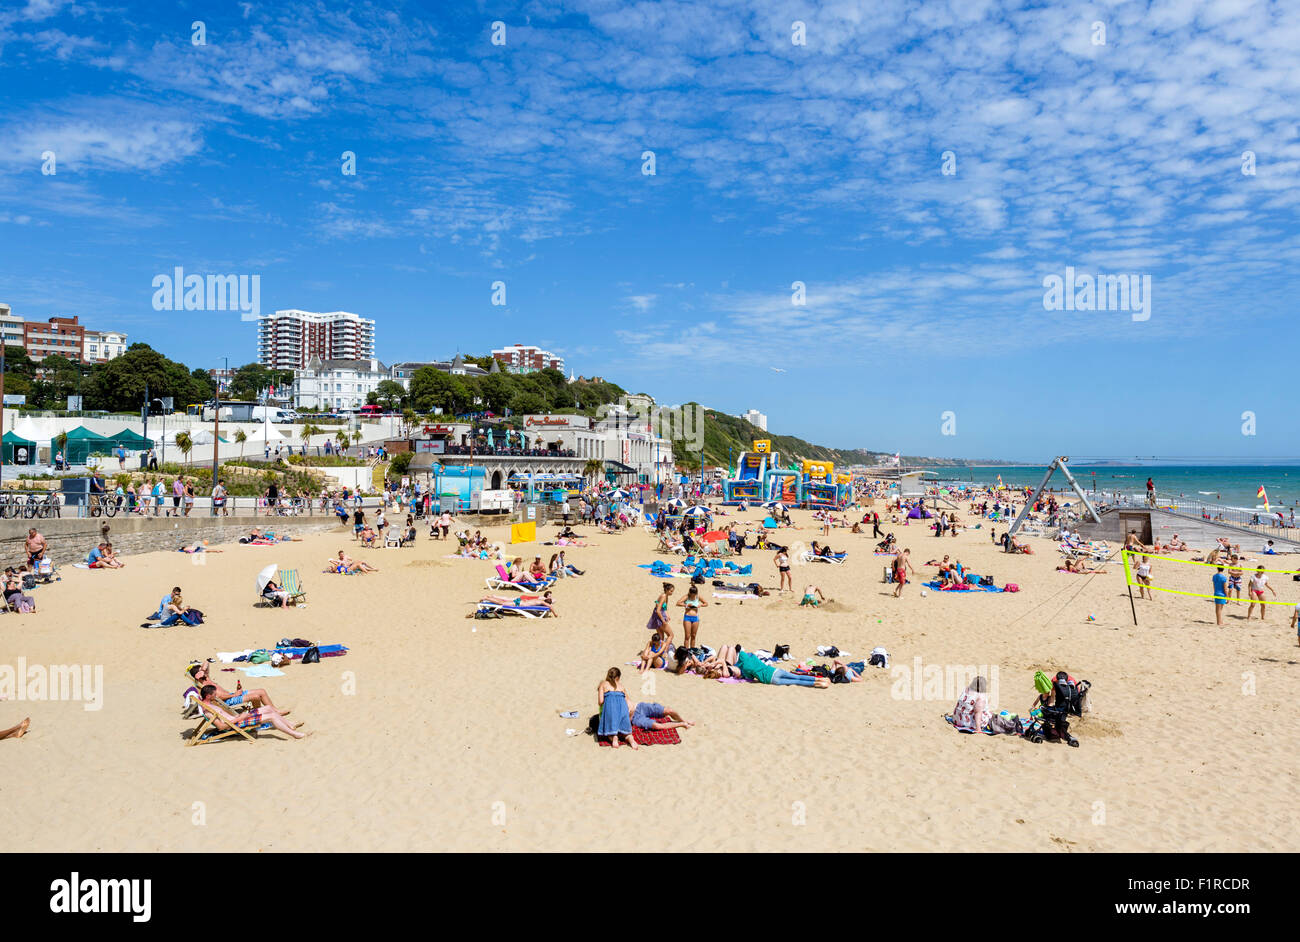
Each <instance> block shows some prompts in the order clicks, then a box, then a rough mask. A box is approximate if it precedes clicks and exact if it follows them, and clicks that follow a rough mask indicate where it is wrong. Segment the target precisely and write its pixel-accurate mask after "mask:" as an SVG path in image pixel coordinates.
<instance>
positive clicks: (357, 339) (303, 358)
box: [257, 309, 375, 402]
mask: <svg viewBox="0 0 1300 942" xmlns="http://www.w3.org/2000/svg"><path fill="white" fill-rule="evenodd" d="M374 355H375V322H374V321H373V320H370V319H369V318H365V317H358V316H357V315H356V314H352V313H350V312H348V311H331V312H329V313H326V314H320V313H316V312H313V311H299V310H295V309H290V310H285V311H276V312H275V313H274V314H264V315H262V317H261V318H259V319H258V324H257V361H258V362H259V363H261V364H262V365H263V366H266V367H269V368H271V369H274V370H300V369H304V368H306V366H307V364H308V363H310V362H311V361H312V360H314V359H319V360H369V359H371V358H372V357H374ZM363 402H364V400H363Z"/></svg>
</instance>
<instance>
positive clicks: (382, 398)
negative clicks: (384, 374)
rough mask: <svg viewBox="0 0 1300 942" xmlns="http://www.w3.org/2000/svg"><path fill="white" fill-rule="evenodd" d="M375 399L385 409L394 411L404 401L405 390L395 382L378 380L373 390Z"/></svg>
mask: <svg viewBox="0 0 1300 942" xmlns="http://www.w3.org/2000/svg"><path fill="white" fill-rule="evenodd" d="M375 398H376V399H378V400H379V403H380V404H381V405H383V407H384V408H385V409H396V408H397V407H398V406H399V405H401V404H402V402H403V400H405V399H406V390H405V389H404V388H403V387H402V384H401V383H399V382H397V381H396V380H392V379H385V380H380V382H379V385H378V386H377V387H376V388H375Z"/></svg>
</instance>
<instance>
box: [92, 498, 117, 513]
mask: <svg viewBox="0 0 1300 942" xmlns="http://www.w3.org/2000/svg"><path fill="white" fill-rule="evenodd" d="M117 509H118V507H117V495H115V494H92V495H91V496H90V515H91V516H92V517H98V516H100V515H103V516H105V517H113V516H116V515H117Z"/></svg>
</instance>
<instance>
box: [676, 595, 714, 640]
mask: <svg viewBox="0 0 1300 942" xmlns="http://www.w3.org/2000/svg"><path fill="white" fill-rule="evenodd" d="M708 604H709V603H708V602H706V601H704V599H702V598H700V588H699V586H697V585H692V586H691V588H690V591H688V592H687V593H686V598H684V599H680V600H679V601H678V602H677V607H678V608H684V609H686V612H685V613H684V614H683V615H682V632H683V634H684V635H685V637H684V638H683V640H682V643H683V644H684V645H685V646H686V647H688V648H693V647H695V636H696V635H697V634H698V633H699V630H700V609H701V608H706V607H708Z"/></svg>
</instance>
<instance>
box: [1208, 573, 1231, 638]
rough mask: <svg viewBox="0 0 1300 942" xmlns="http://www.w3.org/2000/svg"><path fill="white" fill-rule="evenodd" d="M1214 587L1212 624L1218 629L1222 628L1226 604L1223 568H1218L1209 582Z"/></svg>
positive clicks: (1225, 578) (1226, 595)
mask: <svg viewBox="0 0 1300 942" xmlns="http://www.w3.org/2000/svg"><path fill="white" fill-rule="evenodd" d="M1211 583H1212V585H1213V587H1214V623H1215V624H1216V625H1218V626H1219V627H1220V628H1222V627H1223V607H1224V606H1225V605H1227V604H1228V577H1227V576H1226V575H1224V573H1223V567H1222V566H1219V567H1218V571H1217V572H1215V574H1214V578H1213V579H1212V580H1211Z"/></svg>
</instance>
